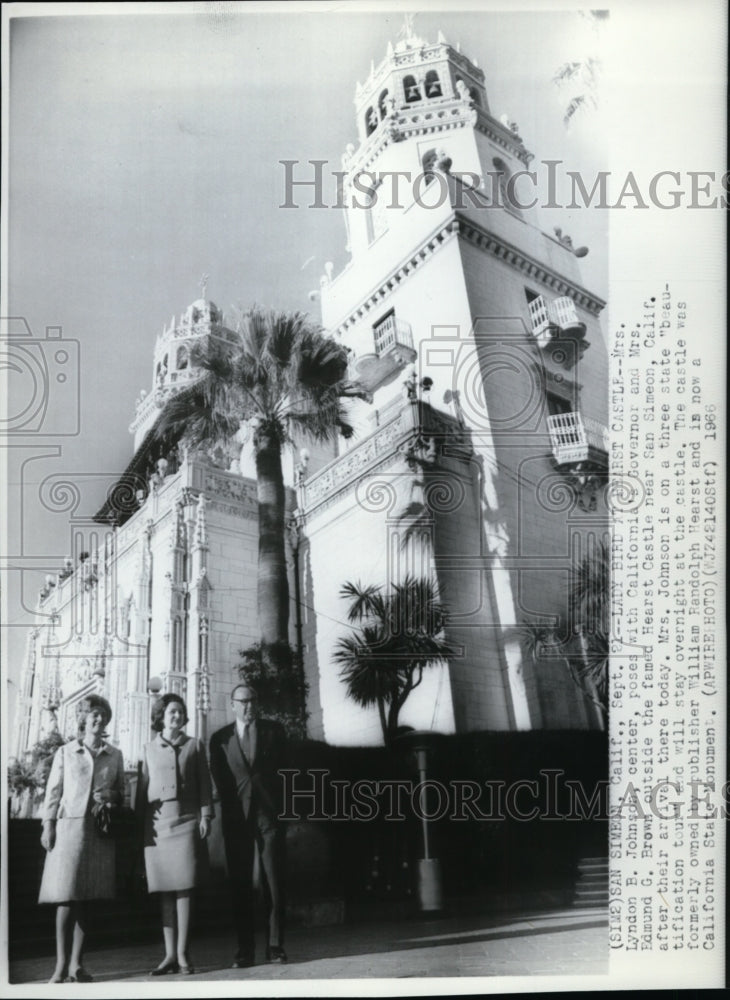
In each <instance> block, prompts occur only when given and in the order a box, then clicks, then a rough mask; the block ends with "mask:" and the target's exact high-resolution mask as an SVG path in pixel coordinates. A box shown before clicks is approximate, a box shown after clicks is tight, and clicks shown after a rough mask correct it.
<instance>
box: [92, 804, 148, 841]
mask: <svg viewBox="0 0 730 1000" xmlns="http://www.w3.org/2000/svg"><path fill="white" fill-rule="evenodd" d="M91 812H92V815H93V817H94V821H95V822H96V830H97V833H98V834H99V836H100V837H103V838H104V839H105V840H124V839H126V838H127V837H132V836H133V835H134V832H135V830H136V828H137V818H136V816H135V815H134V810H133V809H130V808H129V806H110V805H109V803H108V802H97V803H96V804H95V805H94V806H93V808H92V810H91Z"/></svg>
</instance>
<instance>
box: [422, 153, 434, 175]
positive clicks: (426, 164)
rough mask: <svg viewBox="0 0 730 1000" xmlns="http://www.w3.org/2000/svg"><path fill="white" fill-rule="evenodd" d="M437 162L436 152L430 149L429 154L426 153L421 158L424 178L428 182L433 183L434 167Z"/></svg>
mask: <svg viewBox="0 0 730 1000" xmlns="http://www.w3.org/2000/svg"><path fill="white" fill-rule="evenodd" d="M435 162H436V150H435V149H429V150H428V152H426V153H424V154H423V156H422V157H421V169H422V170H423V174H424V176H425V177H426V178H427V180H428V181H429V183H430V181H431V179H432V178H433V167H434V164H435Z"/></svg>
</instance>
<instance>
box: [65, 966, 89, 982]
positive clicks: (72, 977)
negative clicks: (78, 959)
mask: <svg viewBox="0 0 730 1000" xmlns="http://www.w3.org/2000/svg"><path fill="white" fill-rule="evenodd" d="M66 982H67V983H93V982H94V977H93V976H90V975H89V973H88V972H87V971H86V969H84V968H83V966H81V965H80V966H79V967H78V969H77V970H76V972H69V974H68V976H67V977H66Z"/></svg>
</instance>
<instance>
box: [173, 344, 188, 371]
mask: <svg viewBox="0 0 730 1000" xmlns="http://www.w3.org/2000/svg"><path fill="white" fill-rule="evenodd" d="M175 362H176V368H177V370H178V371H180V372H181V371H183V370H184V369H185V368H187V366H188V349H187V347H186V346H185V345H184V344H183V345H182V346H180V347H178V349H177V358H176V359H175Z"/></svg>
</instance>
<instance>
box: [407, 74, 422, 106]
mask: <svg viewBox="0 0 730 1000" xmlns="http://www.w3.org/2000/svg"><path fill="white" fill-rule="evenodd" d="M403 93H404V94H405V98H406V104H413V103H414V101H420V100H421V91H420V90H419V88H418V84H417V83H416V78H415V76H411V75H410V74H409V75H408V76H406V77H404V78H403Z"/></svg>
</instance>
